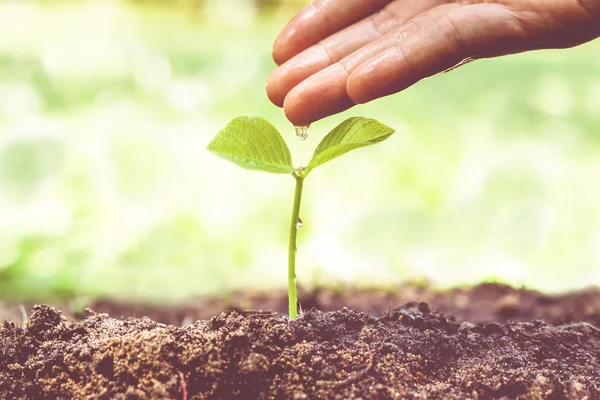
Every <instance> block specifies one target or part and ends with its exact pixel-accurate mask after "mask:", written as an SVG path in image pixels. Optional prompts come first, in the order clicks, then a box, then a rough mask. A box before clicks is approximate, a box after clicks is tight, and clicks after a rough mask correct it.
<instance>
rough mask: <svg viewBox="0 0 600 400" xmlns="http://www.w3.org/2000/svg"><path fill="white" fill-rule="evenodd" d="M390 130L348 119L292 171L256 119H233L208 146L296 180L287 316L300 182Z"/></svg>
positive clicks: (275, 135) (276, 137)
mask: <svg viewBox="0 0 600 400" xmlns="http://www.w3.org/2000/svg"><path fill="white" fill-rule="evenodd" d="M393 133H394V130H393V129H391V128H389V127H387V126H385V125H383V124H381V123H379V122H377V121H375V120H373V119H368V118H349V119H347V120H346V121H344V122H342V123H341V124H340V125H338V126H337V127H336V128H334V129H333V130H332V131H331V132H329V134H327V136H325V137H324V138H323V140H322V141H321V143H319V145H318V146H317V148H316V149H315V152H314V154H313V156H312V159H311V160H310V162H309V163H308V166H306V167H300V168H297V169H294V167H293V164H292V156H291V154H290V150H289V148H288V147H287V145H286V143H285V141H284V140H283V138H282V137H281V134H280V133H279V132H278V131H277V129H276V128H275V127H274V126H273V125H271V123H269V122H268V121H267V120H265V119H264V118H260V117H238V118H235V119H233V120H232V121H231V122H230V123H229V124H228V125H227V126H226V127H225V128H223V129H222V130H221V131H220V132H219V133H218V134H217V136H216V137H215V138H214V139H213V140H212V141H211V142H210V144H209V145H208V150H210V151H211V152H213V153H215V154H216V155H218V156H219V157H222V158H225V159H226V160H229V161H231V162H233V163H235V164H237V165H239V166H240V167H243V168H246V169H252V170H258V171H265V172H271V173H275V174H291V175H292V176H293V177H294V179H295V180H296V189H295V192H294V206H293V208H292V218H291V224H290V237H289V252H288V296H289V316H290V318H295V317H296V315H297V310H298V306H297V297H296V252H297V247H296V237H297V234H298V229H299V228H300V227H301V226H302V224H301V222H300V223H299V221H301V220H300V203H301V200H302V187H303V184H304V180H305V179H306V177H307V176H308V175H309V174H310V172H311V171H312V170H313V169H315V168H316V167H318V166H320V165H323V164H325V163H326V162H328V161H331V160H333V159H334V158H337V157H339V156H342V155H344V154H346V153H347V152H349V151H350V150H354V149H358V148H360V147H365V146H369V145H372V144H376V143H379V142H382V141H384V140H385V139H387V138H388V137H390V136H391V135H392V134H393Z"/></svg>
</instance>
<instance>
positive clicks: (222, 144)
mask: <svg viewBox="0 0 600 400" xmlns="http://www.w3.org/2000/svg"><path fill="white" fill-rule="evenodd" d="M208 150H210V151H211V152H213V153H215V154H216V155H218V156H219V157H222V158H224V159H226V160H229V161H231V162H233V163H235V164H237V165H239V166H240V167H242V168H246V169H253V170H259V171H265V172H272V173H274V174H289V173H292V172H293V171H294V167H293V166H292V155H291V154H290V150H289V149H288V147H287V145H286V144H285V141H284V140H283V138H282V137H281V134H280V133H279V132H278V131H277V129H276V128H275V127H274V126H273V125H271V123H269V121H267V120H266V119H264V118H261V117H237V118H234V119H233V120H232V121H231V122H230V123H229V124H227V126H226V127H225V128H223V129H222V130H221V131H220V132H219V133H218V134H217V136H215V138H214V139H213V140H212V141H211V142H210V143H209V145H208Z"/></svg>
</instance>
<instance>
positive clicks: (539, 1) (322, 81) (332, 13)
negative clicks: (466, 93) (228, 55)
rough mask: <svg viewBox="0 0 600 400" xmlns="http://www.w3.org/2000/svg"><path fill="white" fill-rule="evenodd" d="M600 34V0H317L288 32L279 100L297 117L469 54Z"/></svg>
mask: <svg viewBox="0 0 600 400" xmlns="http://www.w3.org/2000/svg"><path fill="white" fill-rule="evenodd" d="M598 36H600V0H316V1H315V2H314V3H312V4H311V5H309V6H307V7H306V8H305V9H304V10H303V11H302V12H300V13H299V14H298V15H297V16H296V17H295V18H294V19H293V20H292V21H291V22H290V23H289V24H288V25H287V26H286V27H285V28H284V29H283V31H282V32H281V34H280V35H279V37H278V38H277V40H276V42H275V45H274V47H273V58H274V59H275V62H276V63H277V64H278V65H279V67H278V68H277V69H276V70H275V71H274V72H273V73H272V74H271V76H270V77H269V79H268V82H267V94H268V96H269V98H270V99H271V101H272V102H273V103H274V104H276V105H278V106H280V107H283V108H284V110H285V113H286V116H287V117H288V119H289V120H290V121H291V122H292V123H293V124H294V125H297V126H300V125H309V124H310V123H311V122H314V121H316V120H318V119H321V118H324V117H326V116H329V115H332V114H335V113H338V112H342V111H344V110H346V109H348V108H350V107H352V106H354V105H355V104H361V103H366V102H369V101H371V100H374V99H377V98H379V97H383V96H387V95H390V94H393V93H397V92H399V91H401V90H404V89H406V88H407V87H409V86H411V85H413V84H414V83H416V82H418V81H420V80H421V79H423V78H426V77H429V76H432V75H435V74H437V73H439V72H442V71H444V70H446V69H448V68H451V67H453V66H455V65H457V64H459V63H460V62H461V61H463V60H465V59H470V58H474V59H476V58H488V57H495V56H500V55H505V54H511V53H518V52H522V51H527V50H534V49H545V48H566V47H572V46H575V45H578V44H581V43H584V42H587V41H590V40H592V39H594V38H596V37H598Z"/></svg>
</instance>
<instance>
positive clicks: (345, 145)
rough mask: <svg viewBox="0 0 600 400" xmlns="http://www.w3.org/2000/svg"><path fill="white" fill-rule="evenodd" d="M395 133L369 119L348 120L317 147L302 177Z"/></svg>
mask: <svg viewBox="0 0 600 400" xmlns="http://www.w3.org/2000/svg"><path fill="white" fill-rule="evenodd" d="M394 132H395V131H394V130H393V129H392V128H390V127H388V126H386V125H384V124H382V123H380V122H378V121H376V120H374V119H369V118H357V117H355V118H349V119H347V120H346V121H344V122H342V123H341V124H339V125H338V126H337V127H335V128H334V129H333V130H332V131H331V132H329V134H327V136H325V137H324V138H323V140H322V141H321V143H319V146H317V148H316V150H315V153H314V154H313V157H312V160H310V163H309V164H308V167H307V168H306V171H305V172H304V176H306V175H307V174H308V173H309V172H310V171H311V170H313V169H315V168H316V167H318V166H319V165H322V164H325V163H326V162H328V161H331V160H333V159H334V158H337V157H339V156H342V155H344V154H346V153H347V152H349V151H350V150H354V149H358V148H361V147H365V146H370V145H372V144H376V143H379V142H382V141H384V140H385V139H387V138H389V137H390V136H391V135H392V134H393V133H394Z"/></svg>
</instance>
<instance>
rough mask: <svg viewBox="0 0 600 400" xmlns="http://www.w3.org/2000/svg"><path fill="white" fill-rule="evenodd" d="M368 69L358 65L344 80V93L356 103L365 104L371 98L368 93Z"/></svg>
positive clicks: (369, 84) (370, 84)
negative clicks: (345, 80) (346, 79)
mask: <svg viewBox="0 0 600 400" xmlns="http://www.w3.org/2000/svg"><path fill="white" fill-rule="evenodd" d="M369 73H370V71H369V69H367V68H364V67H363V66H360V67H358V68H357V69H356V70H354V71H353V72H352V73H351V74H350V76H349V77H348V81H347V82H346V93H348V97H350V99H352V101H353V102H355V103H356V104H365V103H368V102H369V101H371V100H373V98H372V95H371V94H370V86H372V83H370V82H369Z"/></svg>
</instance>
